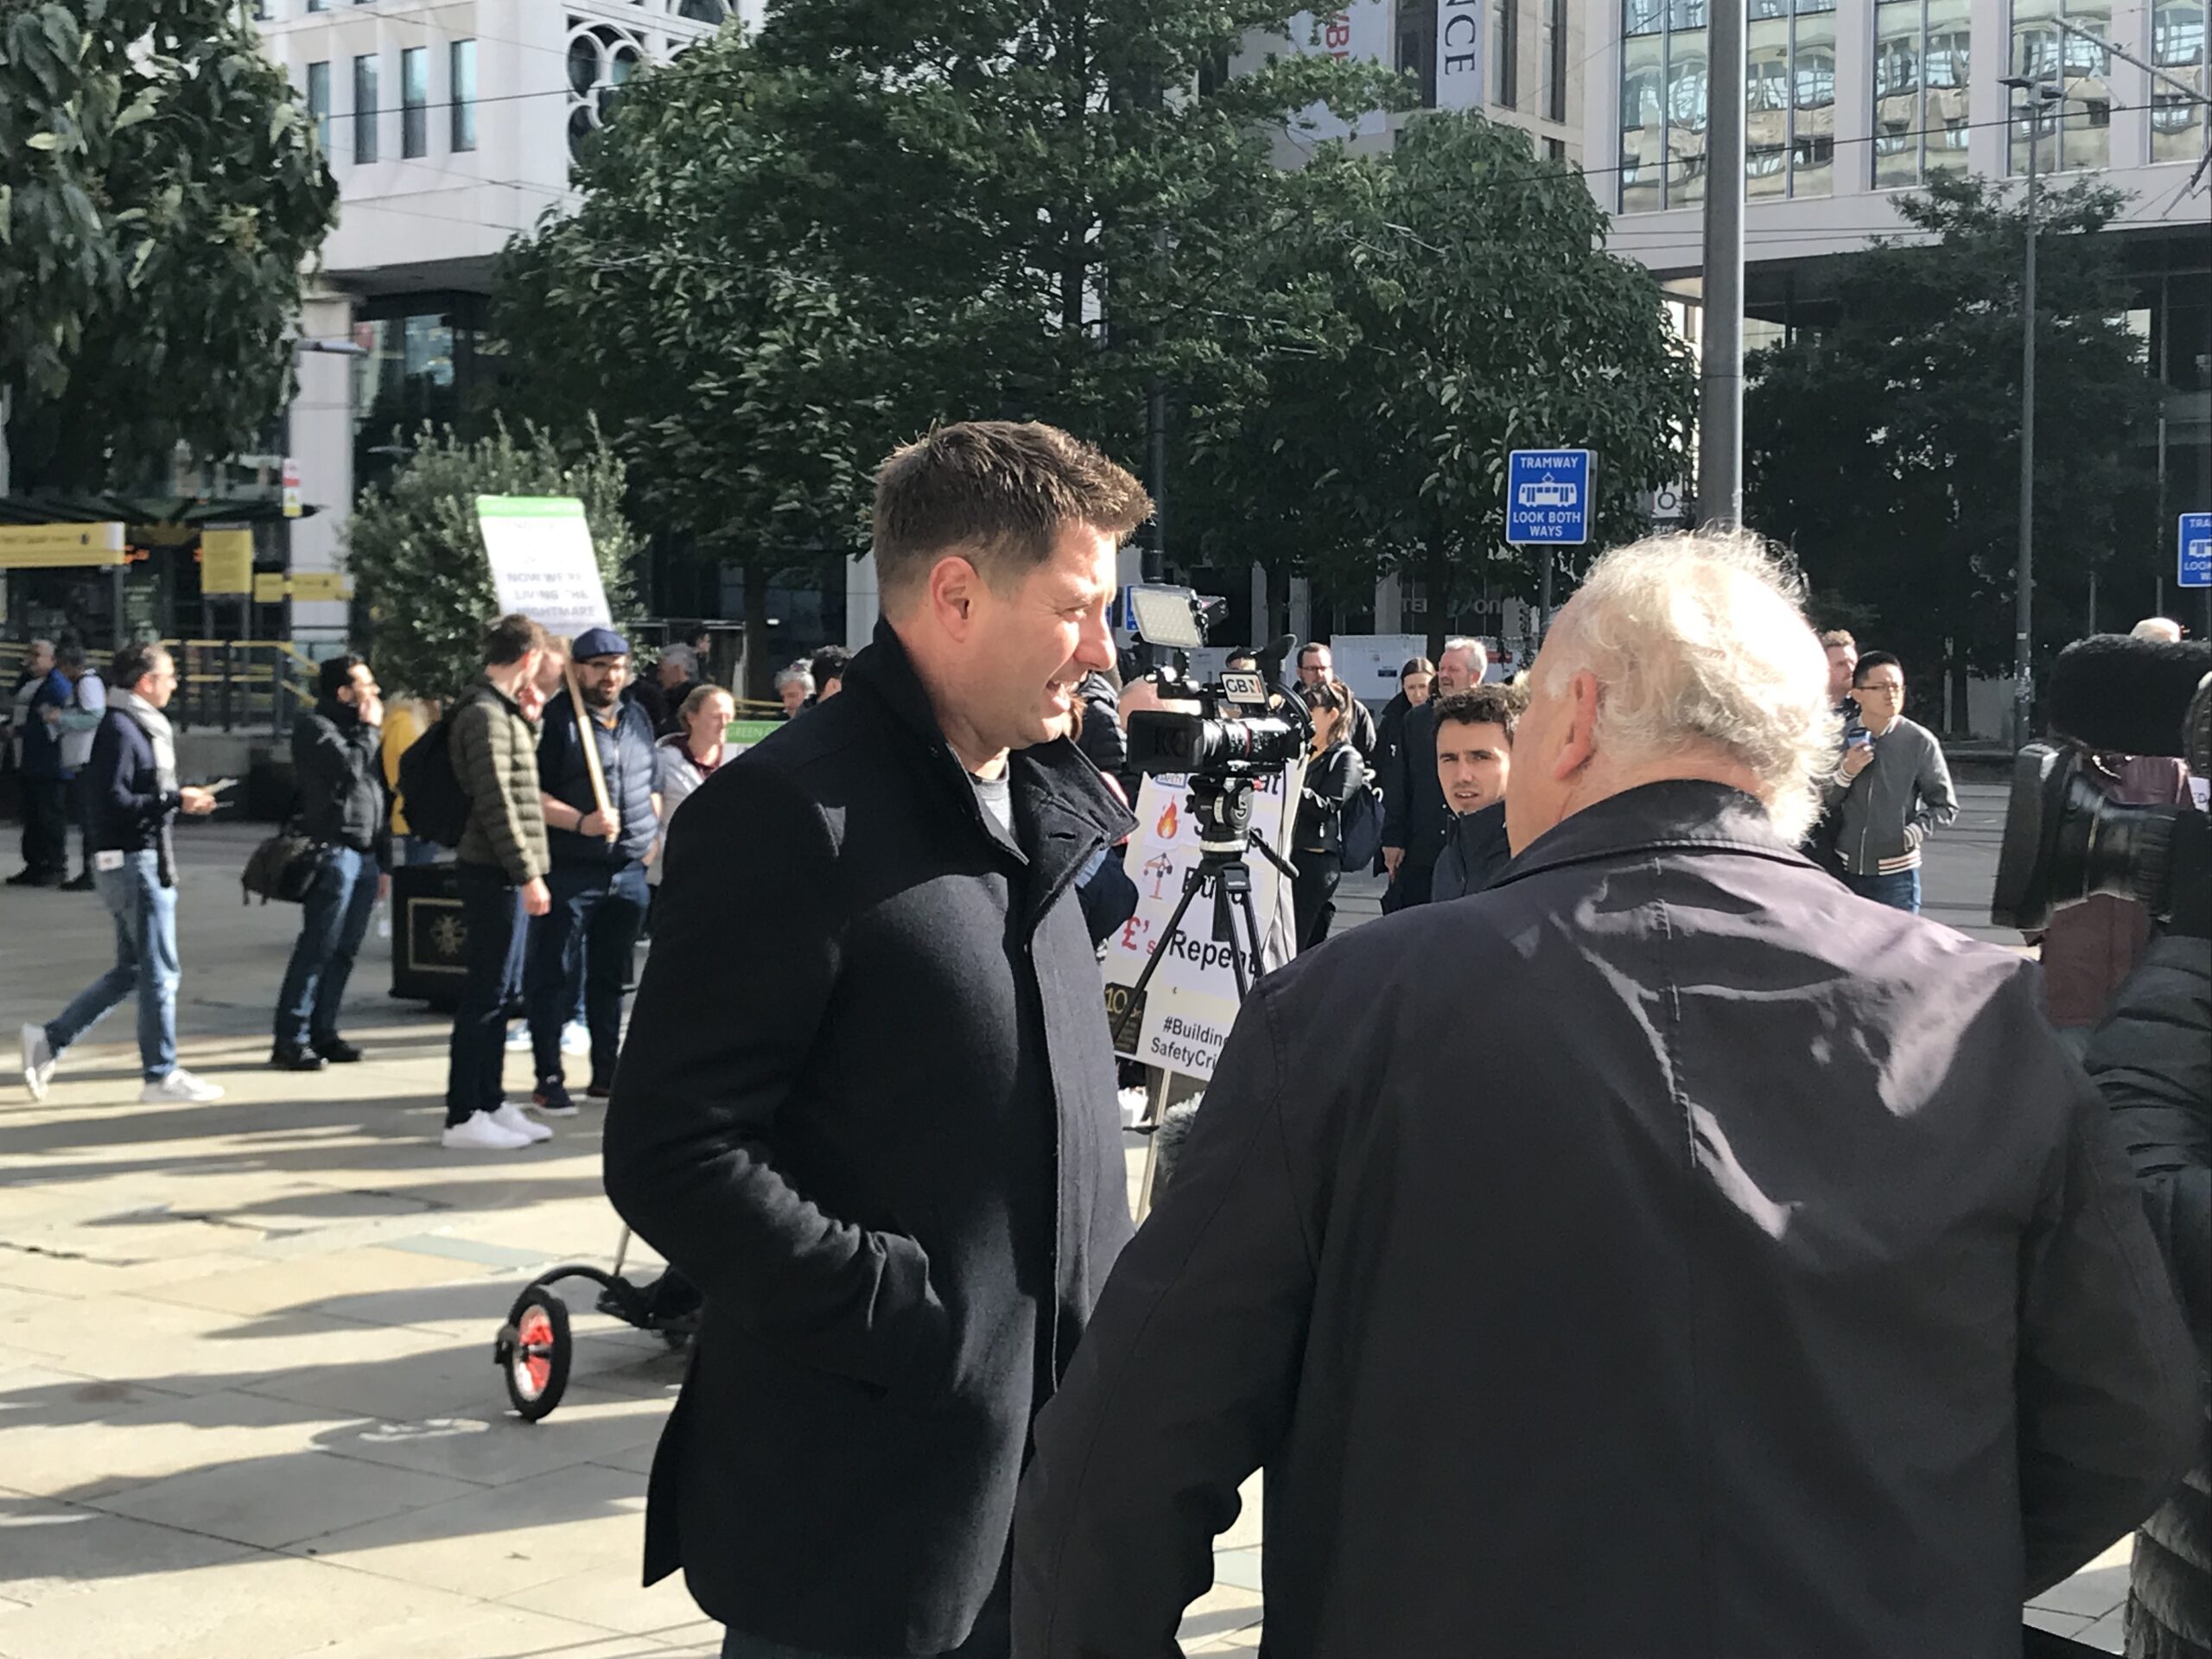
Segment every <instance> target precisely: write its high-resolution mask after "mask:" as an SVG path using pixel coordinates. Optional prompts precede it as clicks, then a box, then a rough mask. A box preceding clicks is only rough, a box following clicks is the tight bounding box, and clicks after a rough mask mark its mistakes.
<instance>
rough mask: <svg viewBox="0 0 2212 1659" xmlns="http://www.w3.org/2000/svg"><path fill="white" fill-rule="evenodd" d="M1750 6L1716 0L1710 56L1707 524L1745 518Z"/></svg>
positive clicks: (1704, 351)
mask: <svg viewBox="0 0 2212 1659" xmlns="http://www.w3.org/2000/svg"><path fill="white" fill-rule="evenodd" d="M1744 7H1745V0H1713V10H1712V20H1713V21H1712V35H1711V48H1710V53H1709V55H1708V60H1707V62H1708V67H1707V75H1708V79H1707V92H1706V100H1705V103H1706V129H1705V150H1706V180H1705V328H1704V342H1703V346H1702V347H1701V351H1700V360H1699V372H1698V416H1697V433H1698V436H1697V511H1698V522H1699V523H1700V524H1705V525H1735V524H1741V523H1743V520H1744Z"/></svg>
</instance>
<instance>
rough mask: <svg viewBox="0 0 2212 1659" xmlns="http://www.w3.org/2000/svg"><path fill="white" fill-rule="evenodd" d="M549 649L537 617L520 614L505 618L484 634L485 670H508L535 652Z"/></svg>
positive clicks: (518, 612)
mask: <svg viewBox="0 0 2212 1659" xmlns="http://www.w3.org/2000/svg"><path fill="white" fill-rule="evenodd" d="M544 649H545V630H544V629H543V628H542V627H540V626H538V625H537V619H536V618H534V617H528V616H524V614H523V613H521V612H520V611H516V612H513V613H511V614H509V615H506V616H503V617H501V618H500V619H499V620H498V621H496V622H494V623H493V624H492V626H490V627H488V628H486V629H485V630H484V666H485V667H486V668H505V667H506V666H507V665H508V664H511V663H518V662H520V661H522V659H523V658H525V657H527V656H529V655H530V653H531V652H533V651H543V650H544Z"/></svg>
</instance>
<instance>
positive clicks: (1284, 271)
mask: <svg viewBox="0 0 2212 1659" xmlns="http://www.w3.org/2000/svg"><path fill="white" fill-rule="evenodd" d="M1292 188H1293V190H1294V194H1295V196H1296V198H1297V200H1295V202H1294V211H1293V212H1292V213H1291V214H1290V216H1289V217H1288V219H1287V226H1286V230H1285V232H1284V233H1283V234H1282V235H1281V236H1280V237H1279V238H1276V239H1275V240H1274V243H1273V244H1272V245H1271V249H1270V251H1269V253H1268V259H1269V261H1270V263H1271V265H1272V267H1273V269H1272V270H1271V272H1270V274H1269V277H1268V280H1269V281H1271V282H1274V283H1278V284H1280V285H1281V286H1282V287H1283V288H1284V289H1287V290H1291V291H1296V290H1297V286H1298V285H1299V284H1300V283H1306V284H1312V283H1317V282H1318V283H1320V284H1321V285H1322V288H1321V291H1320V292H1319V294H1318V295H1317V294H1315V293H1314V292H1313V291H1312V290H1311V289H1310V288H1309V289H1307V290H1306V299H1307V300H1308V302H1311V303H1316V304H1318V305H1319V307H1320V309H1321V312H1322V315H1324V316H1325V317H1326V318H1327V319H1328V320H1329V326H1327V327H1324V328H1322V329H1321V330H1319V346H1316V345H1315V344H1314V343H1313V340H1311V339H1310V338H1308V339H1290V340H1278V341H1277V342H1275V343H1274V345H1273V346H1272V347H1271V348H1270V349H1269V350H1268V352H1267V353H1266V354H1265V356H1264V359H1263V370H1262V372H1263V373H1264V375H1265V377H1266V383H1267V387H1266V391H1265V394H1264V395H1262V396H1258V397H1244V398H1240V399H1237V400H1235V401H1233V402H1231V403H1230V404H1225V405H1224V406H1223V407H1221V408H1218V409H1205V410H1200V411H1198V414H1197V415H1196V416H1194V423H1195V424H1196V425H1197V427H1198V444H1197V449H1198V454H1197V455H1196V458H1195V460H1194V462H1193V470H1194V471H1196V472H1199V473H1210V474H1211V480H1212V482H1211V487H1210V488H1208V489H1206V490H1205V492H1204V493H1203V495H1202V497H1201V499H1203V500H1204V501H1205V503H1206V506H1207V518H1208V519H1209V537H1210V539H1211V541H1212V542H1214V543H1216V544H1217V545H1219V546H1223V547H1224V548H1225V549H1228V550H1233V553H1234V556H1236V557H1237V558H1243V557H1248V556H1249V557H1257V558H1260V559H1262V561H1263V562H1269V563H1274V564H1276V565H1277V566H1278V567H1279V568H1287V567H1288V566H1289V565H1291V564H1295V565H1296V566H1298V567H1299V568H1302V569H1306V570H1307V571H1309V572H1313V573H1316V574H1319V575H1322V576H1323V578H1324V579H1325V580H1326V579H1329V578H1331V577H1333V578H1334V579H1335V580H1336V581H1337V582H1338V583H1339V584H1340V585H1344V586H1355V585H1357V584H1359V583H1363V582H1366V583H1371V582H1373V581H1374V580H1375V578H1376V575H1379V574H1381V573H1382V572H1383V571H1384V570H1387V569H1393V568H1395V569H1401V570H1402V571H1404V572H1406V573H1407V574H1408V575H1414V576H1416V577H1418V578H1420V579H1421V582H1423V584H1424V586H1425V588H1426V591H1427V606H1428V609H1427V616H1428V621H1429V628H1428V632H1429V634H1430V645H1431V648H1432V650H1436V649H1440V648H1441V645H1442V642H1443V635H1444V633H1445V631H1446V619H1447V618H1448V616H1449V615H1450V613H1451V612H1452V607H1453V604H1454V601H1455V598H1456V597H1458V596H1461V595H1465V594H1467V593H1468V592H1470V591H1471V589H1472V588H1475V587H1477V586H1478V585H1479V584H1481V583H1483V582H1491V583H1495V584H1501V585H1504V586H1506V587H1508V588H1511V589H1512V590H1514V591H1516V592H1517V593H1519V594H1522V596H1523V597H1527V598H1534V597H1535V589H1536V576H1535V569H1536V560H1535V556H1533V555H1532V554H1531V553H1530V552H1529V550H1518V551H1516V552H1509V551H1508V550H1506V549H1505V547H1504V545H1503V543H1504V536H1505V472H1506V459H1507V455H1508V454H1509V452H1510V451H1511V450H1513V449H1516V448H1549V447H1553V446H1563V447H1568V448H1589V449H1592V450H1594V451H1596V452H1597V463H1598V464H1597V474H1596V486H1597V491H1598V499H1597V502H1596V504H1595V505H1596V508H1597V518H1596V528H1597V534H1598V539H1599V540H1600V541H1601V542H1602V541H1606V540H1619V539H1624V538H1625V537H1629V536H1632V535H1635V534H1637V533H1640V532H1641V531H1642V530H1643V528H1644V521H1643V517H1642V515H1641V512H1639V510H1638V508H1637V503H1636V498H1637V493H1638V492H1640V491H1645V490H1650V489H1653V488H1656V487H1657V486H1660V485H1662V484H1667V483H1671V482H1674V481H1675V480H1679V479H1680V478H1681V476H1682V475H1683V471H1684V467H1685V455H1684V444H1685V442H1686V435H1687V433H1688V429H1689V426H1690V422H1691V420H1692V417H1693V416H1694V410H1695V404H1696V392H1697V386H1696V375H1695V371H1694V367H1693V365H1692V361H1691V358H1690V354H1689V351H1688V347H1687V346H1686V345H1685V344H1684V342H1683V341H1682V340H1681V339H1680V338H1679V337H1678V336H1677V335H1676V334H1675V333H1674V332H1673V330H1672V329H1671V328H1670V327H1669V324H1668V321H1667V316H1666V311H1665V307H1664V304H1663V302H1662V296H1661V294H1660V291H1659V288H1658V285H1657V283H1656V282H1655V281H1654V280H1653V279H1652V277H1650V275H1649V272H1647V271H1645V270H1643V268H1642V267H1641V266H1639V265H1636V264H1631V263H1630V262H1628V261H1625V260H1622V259H1618V258H1615V257H1612V256H1611V255H1610V254H1608V253H1607V252H1606V251H1605V213H1604V210H1603V209H1602V208H1600V207H1599V205H1598V203H1597V201H1596V200H1595V199H1594V198H1592V195H1591V194H1590V190H1589V188H1588V186H1587V185H1586V183H1584V181H1582V179H1581V177H1580V175H1578V174H1577V173H1576V172H1575V171H1574V170H1573V168H1568V167H1567V166H1565V165H1563V164H1561V163H1559V162H1548V161H1540V160H1538V159H1537V158H1536V157H1535V155H1534V154H1533V153H1532V152H1531V150H1530V149H1529V140H1528V138H1527V137H1525V136H1524V135H1522V134H1521V133H1519V132H1517V131H1515V130H1510V129H1508V128H1504V127H1500V126H1497V125H1494V124H1491V123H1490V122H1488V121H1486V120H1484V118H1481V117H1480V116H1476V115H1460V114H1438V115H1427V116H1423V117H1421V118H1419V119H1417V120H1415V121H1414V122H1412V123H1410V124H1408V126H1407V128H1406V129H1405V130H1404V132H1403V133H1402V135H1401V136H1400V139H1399V143H1398V144H1397V146H1396V148H1395V149H1393V150H1392V151H1390V152H1389V153H1388V154H1384V155H1378V156H1365V155H1356V154H1353V153H1351V152H1350V151H1348V150H1346V149H1343V148H1342V147H1336V148H1333V149H1331V150H1329V151H1328V152H1326V153H1325V154H1324V155H1322V156H1319V157H1318V158H1317V159H1316V160H1315V161H1314V162H1313V164H1312V165H1310V166H1309V167H1308V168H1306V169H1305V171H1304V172H1303V173H1302V174H1300V175H1298V177H1297V178H1296V179H1295V180H1294V181H1293V182H1292Z"/></svg>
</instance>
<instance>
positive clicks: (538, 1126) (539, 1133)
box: [478, 1100, 553, 1141]
mask: <svg viewBox="0 0 2212 1659" xmlns="http://www.w3.org/2000/svg"><path fill="white" fill-rule="evenodd" d="M478 1116H483V1114H481V1113H479V1114H478ZM491 1117H492V1121H493V1122H494V1123H496V1124H498V1125H499V1127H500V1128H503V1129H505V1131H506V1132H507V1133H508V1134H509V1135H520V1136H522V1138H523V1139H524V1140H525V1141H550V1140H551V1139H552V1138H553V1131H552V1130H550V1129H549V1128H546V1127H545V1125H543V1123H541V1122H538V1121H537V1119H536V1118H534V1117H532V1116H531V1115H530V1114H529V1113H528V1112H525V1111H524V1110H523V1109H522V1108H521V1107H519V1106H518V1105H516V1104H515V1103H514V1102H512V1100H503V1101H501V1102H500V1103H499V1110H498V1111H496V1112H493V1114H491Z"/></svg>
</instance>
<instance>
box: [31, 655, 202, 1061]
mask: <svg viewBox="0 0 2212 1659" xmlns="http://www.w3.org/2000/svg"><path fill="white" fill-rule="evenodd" d="M114 685H115V690H113V691H111V693H109V696H108V705H107V713H106V714H105V715H103V716H101V719H100V727H99V732H98V733H97V734H95V735H94V737H93V739H92V760H91V763H90V764H91V766H92V880H93V883H94V885H95V886H97V887H99V895H100V898H101V899H102V901H103V902H104V903H105V904H106V906H107V908H108V913H109V914H110V915H111V916H113V917H114V918H115V942H116V956H115V966H114V967H112V968H111V969H108V970H107V972H105V974H103V975H101V976H99V978H98V979H96V980H94V981H93V982H92V983H91V984H90V985H87V986H86V988H84V989H83V990H82V991H80V992H79V993H78V994H77V998H76V1001H73V1002H72V1003H70V1005H69V1006H68V1007H66V1008H64V1009H63V1010H62V1011H61V1015H60V1018H59V1019H57V1020H54V1021H53V1022H52V1023H51V1024H49V1025H44V1026H25V1027H23V1030H22V1040H23V1084H24V1086H25V1087H26V1088H28V1089H29V1090H30V1093H31V1098H32V1099H34V1100H44V1099H45V1098H46V1088H47V1083H48V1079H49V1078H51V1077H53V1075H54V1062H55V1061H56V1060H57V1059H59V1058H60V1055H61V1052H62V1051H63V1050H64V1049H66V1048H67V1047H68V1046H69V1045H70V1044H72V1043H73V1042H75V1041H76V1040H77V1039H79V1037H81V1036H83V1035H84V1034H85V1033H86V1031H88V1030H90V1029H91V1028H92V1024H93V1022H94V1021H96V1020H99V1019H100V1018H101V1017H102V1016H104V1015H105V1014H106V1013H107V1011H108V1010H109V1009H110V1008H112V1007H115V1006H116V1005H117V1004H118V1003H119V1002H121V1001H123V1000H124V998H125V997H127V996H131V995H136V996H137V999H138V1060H139V1065H140V1068H141V1071H142V1074H143V1087H142V1088H141V1089H140V1090H139V1091H138V1098H139V1099H140V1100H142V1101H146V1102H149V1103H152V1102H162V1103H198V1102H202V1101H210V1100H220V1099H221V1098H222V1097H223V1091H222V1090H221V1089H220V1088H219V1086H217V1085H216V1084H212V1083H207V1082H204V1081H202V1080H201V1079H200V1078H199V1077H194V1076H193V1075H192V1073H191V1072H189V1071H186V1070H185V1069H184V1068H183V1067H182V1066H181V1065H178V1064H177V1063H176V987H177V980H178V977H179V974H180V970H179V969H178V966H177V954H176V855H175V850H174V849H172V848H171V847H170V845H169V825H170V823H172V822H174V821H175V817H176V815H177V814H178V813H179V812H185V813H189V814H190V815H192V816H193V817H201V816H203V815H205V814H207V813H209V812H213V810H215V797H214V795H213V793H212V792H211V791H207V790H204V789H192V788H188V787H185V786H182V785H179V784H178V782H177V776H176V736H175V733H174V732H172V731H171V730H170V728H169V722H168V715H164V714H163V713H162V709H166V708H167V707H168V701H169V698H170V696H172V695H174V694H175V690H176V668H175V664H173V663H171V662H170V660H169V654H168V652H166V651H163V650H162V648H161V647H160V646H159V645H125V646H124V648H123V649H122V650H121V651H119V652H117V653H116V657H115V674H114Z"/></svg>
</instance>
